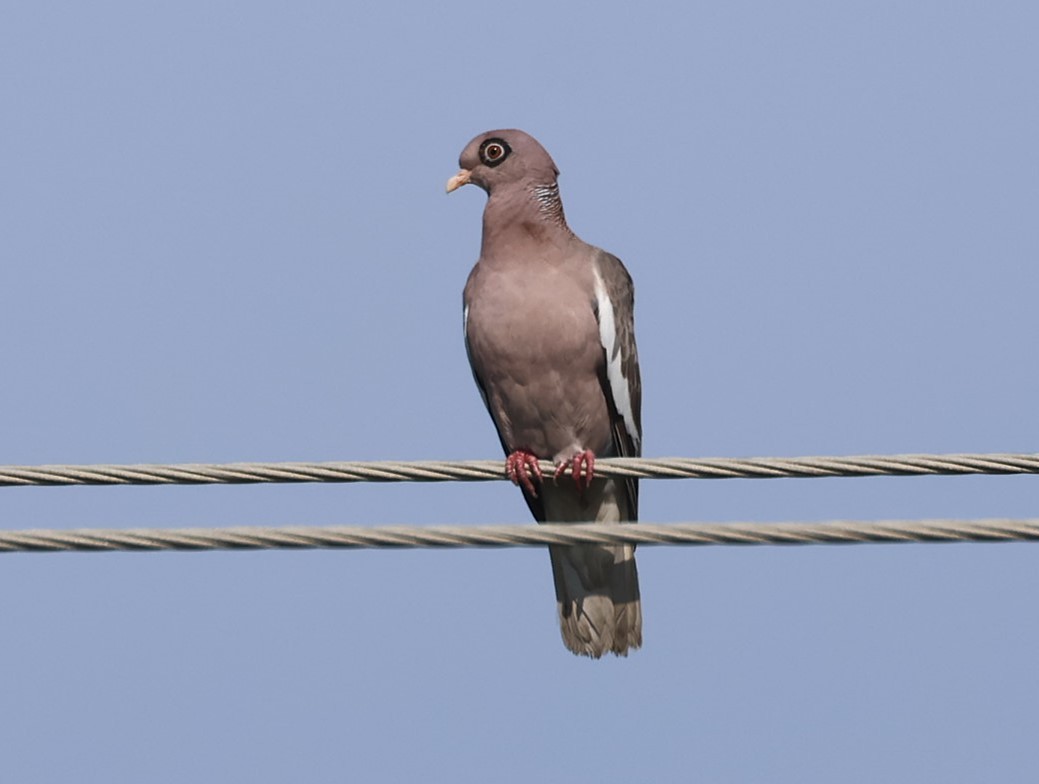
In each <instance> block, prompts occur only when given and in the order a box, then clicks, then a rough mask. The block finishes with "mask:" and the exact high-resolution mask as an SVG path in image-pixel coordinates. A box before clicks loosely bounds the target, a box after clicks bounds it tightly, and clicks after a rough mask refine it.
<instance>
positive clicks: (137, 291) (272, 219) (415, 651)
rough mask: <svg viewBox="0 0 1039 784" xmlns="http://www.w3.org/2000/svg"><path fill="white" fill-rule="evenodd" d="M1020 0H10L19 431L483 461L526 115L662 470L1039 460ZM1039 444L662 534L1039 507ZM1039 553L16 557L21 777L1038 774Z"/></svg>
mask: <svg viewBox="0 0 1039 784" xmlns="http://www.w3.org/2000/svg"><path fill="white" fill-rule="evenodd" d="M1037 26H1039V12H1037V11H1036V10H1035V9H1034V7H1033V6H1031V5H1030V4H1027V3H990V4H976V3H959V2H941V3H939V2H923V3H914V4H901V3H876V2H871V3H857V2H856V3H840V4H833V3H808V2H804V3H784V4H771V3H729V4H713V3H712V4H704V3H693V4H690V3H683V4H678V3H674V4H656V5H653V6H652V7H645V8H637V7H635V6H631V5H626V6H624V5H620V4H617V5H614V6H610V5H602V4H590V3H573V4H567V5H565V6H564V5H559V4H554V3H545V2H538V1H537V0H535V1H533V2H528V3H523V4H493V3H491V4H488V3H469V2H461V3H452V4H449V5H447V6H446V7H445V6H434V5H431V4H427V5H418V4H414V5H407V4H396V5H395V4H390V3H386V4H381V5H379V4H364V5H362V4H351V5H348V4H339V3H308V4H287V3H286V4H275V3H252V4H247V5H246V4H233V3H223V2H216V3H214V2H207V3H194V2H182V3H177V4H166V5H162V4H149V5H144V4H139V3H120V2H108V3H97V4H88V5H82V4H74V3H66V4H63V3H44V2H39V3H37V2H33V3H8V4H6V5H5V6H4V8H3V9H2V10H0V75H2V76H0V99H2V105H3V107H4V110H3V115H4V119H3V122H2V123H0V236H2V237H3V244H2V255H3V259H2V264H0V335H2V341H3V343H2V345H3V367H4V373H3V375H2V376H0V407H2V410H3V411H4V415H3V416H2V417H0V463H10V464H36V463H102V462H115V463H131V462H190V461H194V462H219V461H236V460H248V461H253V460H255V461H265V460H335V459H344V460H348V459H349V460H366V459H391V458H393V459H431V458H460V459H461V458H482V457H496V456H497V455H498V444H497V440H496V438H495V435H494V431H493V428H492V427H491V424H490V421H489V419H488V417H487V415H486V413H485V412H484V410H483V407H482V405H481V403H480V400H479V396H478V394H477V392H476V390H475V388H474V386H473V383H472V379H471V377H470V374H469V370H468V367H467V366H466V360H465V354H464V350H463V347H462V341H461V334H460V328H461V289H462V286H463V284H464V281H465V278H466V275H467V274H468V271H469V269H470V267H471V265H472V262H473V261H474V260H475V258H476V256H477V253H478V249H479V227H480V211H481V209H482V206H483V195H482V194H481V193H480V192H479V191H478V190H477V189H475V188H467V189H463V190H462V191H459V192H457V193H455V194H453V195H452V196H450V197H447V196H445V195H444V194H443V183H444V180H445V179H446V178H447V177H448V176H449V175H450V174H452V173H454V172H455V170H456V166H457V157H458V153H459V151H460V150H461V149H462V147H463V146H464V145H465V143H466V142H467V141H468V140H469V139H470V138H471V137H472V136H474V135H475V134H477V133H479V132H481V131H484V130H487V129H491V128H499V127H520V128H523V129H525V130H527V131H529V132H531V133H532V134H534V135H535V136H537V137H538V138H539V139H540V140H541V141H542V142H543V144H544V145H545V146H546V147H547V148H548V149H549V151H550V152H551V153H552V155H553V157H554V158H555V160H556V162H557V164H558V165H559V167H560V169H561V170H562V178H561V181H560V182H561V188H562V194H563V199H564V203H565V205H566V210H567V216H568V218H569V221H570V224H571V226H572V227H573V228H574V229H575V230H576V231H577V232H578V233H579V234H580V235H581V236H582V237H583V238H584V239H586V240H588V241H589V242H592V243H594V244H597V245H601V246H603V247H605V248H607V249H609V250H610V251H612V252H614V253H616V254H617V255H619V256H620V257H621V258H622V259H624V261H625V262H626V264H627V265H628V267H629V269H630V270H631V272H632V274H633V276H634V278H635V281H636V297H637V311H636V313H637V330H638V337H639V348H640V355H641V360H642V367H643V378H644V384H645V398H644V428H645V450H646V453H647V454H648V455H654V456H666V455H688V456H744V455H809V454H857V453H897V452H974V451H1036V450H1037V449H1039V446H1037V445H1039V426H1037V422H1036V417H1035V400H1036V396H1037V393H1039V371H1037V369H1036V363H1035V361H1034V354H1035V345H1036V332H1037V322H1036V317H1035V301H1036V296H1035V292H1036V290H1037V284H1039V274H1037V267H1036V262H1037V260H1039V222H1037V220H1036V215H1037V210H1039V147H1037V145H1036V139H1037V138H1039V102H1037V101H1036V95H1037V94H1039V53H1037V52H1039V50H1037V48H1036V45H1035V31H1036V30H1037ZM1036 498H1037V492H1036V480H1035V479H1034V478H1032V477H973V478H877V479H850V480H837V479H828V480H813V481H807V480H774V481H772V480H770V481H757V482H751V481H726V482H706V481H674V482H647V483H646V484H645V486H644V487H643V490H642V514H643V519H645V520H652V521H655V522H669V521H686V520H704V521H724V520H756V521H779V520H806V521H807V520H827V519H835V518H856V519H876V518H884V517H887V518H891V517H895V518H917V517H940V516H949V517H982V516H1001V515H1002V516H1017V517H1026V516H1035V515H1036V508H1037V507H1036ZM526 519H527V513H526V509H525V507H524V505H523V503H522V500H521V498H520V496H519V494H518V492H517V491H516V490H515V489H514V488H512V487H510V486H509V485H507V484H505V483H495V484H487V485H470V484H446V485H431V486H417V485H382V486H345V485H343V486H331V485H312V486H270V487H262V486H258V487H175V488H147V487H145V488H10V489H6V490H0V524H2V525H3V526H4V528H9V529H16V528H25V527H80V526H168V525H170V526H172V525H178V526H179V525H214V526H215V525H250V524H257V525H259V524H267V525H281V524H332V523H350V524H378V523H430V524H432V523H456V522H457V523H477V522H479V523H497V522H521V521H525V520H526ZM1037 552H1039V551H1037V550H1036V549H1035V546H1034V545H1024V544H1015V545H942V546H939V545H905V546H857V547H845V548H839V547H815V548H747V549H743V548H723V547H716V548H699V549H680V548H643V549H641V550H640V552H639V566H640V576H641V582H642V591H643V603H644V612H645V647H644V649H643V650H642V651H640V652H638V653H637V654H635V655H633V656H632V657H630V658H629V659H627V660H612V659H611V660H604V661H600V662H591V661H588V660H584V659H577V658H575V657H573V656H571V655H569V654H568V653H566V651H565V650H564V649H563V647H562V644H561V642H560V640H559V634H558V629H557V626H556V621H555V617H554V603H553V598H552V583H551V577H550V573H549V566H548V557H547V555H546V554H545V553H543V552H540V551H537V550H509V551H500V552H497V551H477V550H468V551H458V552H382V551H379V552H327V551H326V552H270V553H199V554H184V553H180V554H178V553H158V554H142V553H129V554H53V555H49V554H48V555H6V556H3V557H2V559H0V560H2V564H0V567H2V568H0V618H2V619H3V626H4V635H3V638H4V644H3V645H2V646H0V672H2V673H3V675H2V676H0V690H2V695H3V696H2V701H3V705H4V710H3V711H2V712H0V747H2V754H3V759H4V769H5V778H9V779H10V780H12V781H19V782H36V781H39V782H53V781H62V780H66V781H72V780H74V781H99V782H100V781H104V782H121V781H127V782H130V781H133V782H138V781H149V782H181V781H188V780H192V781H220V780H248V781H254V782H268V781H270V782H275V781H285V780H306V781H312V782H323V781H342V780H344V779H356V780H369V781H372V780H386V781H394V780H397V781H414V780H421V781H451V782H456V781H466V780H479V781H500V782H512V781H517V782H520V781H523V782H525V781H530V780H553V781H555V780H589V779H596V780H598V781H603V782H612V781H630V780H633V779H635V778H638V779H649V780H661V781H674V780H687V779H690V778H695V779H697V780H703V781H713V782H757V781H769V782H804V781H835V780H837V781H844V782H874V781H885V782H899V781H907V782H908V781H914V782H915V781H939V780H940V781H945V782H951V781H982V780H985V781H1021V780H1026V779H1028V778H1030V777H1031V776H1034V771H1035V770H1036V767H1037V766H1036V759H1035V752H1034V749H1033V748H1032V746H1033V745H1034V739H1035V737H1036V735H1037V733H1039V716H1037V710H1039V709H1037V707H1036V706H1037V705H1039V676H1037V675H1036V668H1035V664H1034V660H1035V651H1036V650H1037V649H1039V621H1037V620H1036V613H1035V598H1036V596H1037V595H1039V571H1037V570H1036V568H1035V560H1036V557H1037Z"/></svg>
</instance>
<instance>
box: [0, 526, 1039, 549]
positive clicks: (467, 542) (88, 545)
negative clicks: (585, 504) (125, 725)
mask: <svg viewBox="0 0 1039 784" xmlns="http://www.w3.org/2000/svg"><path fill="white" fill-rule="evenodd" d="M1035 540H1039V519H1026V520H1010V519H982V520H915V521H913V520H880V521H875V522H861V521H848V520H838V521H833V522H827V523H671V524H652V523H639V524H637V525H618V524H602V523H578V524H562V523H551V524H543V525H480V526H451V525H436V526H377V527H358V526H320V527H318V526H285V527H273V528H272V527H234V528H173V529H161V528H134V529H104V528H95V529H78V530H55V529H48V530H23V531H4V532H0V552H19V551H21V552H32V551H35V552H40V551H58V550H68V551H98V550H132V551H140V550H265V549H285V548H288V549H314V548H417V547H435V548H458V547H539V546H544V545H549V544H562V545H570V544H615V543H631V544H640V545H752V544H865V543H905V542H1009V541H1035Z"/></svg>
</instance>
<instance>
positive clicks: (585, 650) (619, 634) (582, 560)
mask: <svg viewBox="0 0 1039 784" xmlns="http://www.w3.org/2000/svg"><path fill="white" fill-rule="evenodd" d="M541 490H542V498H543V500H544V504H545V518H546V521H547V522H553V523H576V522H599V523H627V522H632V523H633V522H635V521H634V520H633V519H630V518H633V517H635V514H633V512H632V511H631V510H633V508H634V504H633V503H631V499H628V498H627V497H626V488H625V485H624V483H623V482H615V481H614V480H611V479H596V480H594V481H593V482H592V485H591V487H589V488H588V489H587V490H586V491H585V492H584V493H583V494H582V495H578V493H577V492H576V490H575V489H574V487H573V486H572V485H570V484H569V483H566V482H564V481H563V480H560V481H559V483H558V484H554V483H553V482H551V481H547V482H545V483H543V484H542V487H541ZM549 554H550V556H551V558H552V576H553V578H554V580H555V586H556V602H557V604H558V608H559V623H560V627H561V631H562V634H563V643H564V644H565V645H566V647H567V648H569V649H570V650H571V651H573V652H574V653H577V654H581V655H584V656H591V657H593V658H596V659H598V658H599V657H600V656H602V655H603V654H604V653H607V652H612V653H615V654H618V655H620V656H626V655H627V653H628V650H629V649H634V648H638V647H640V646H641V645H642V604H641V602H640V600H639V578H638V570H637V569H636V567H635V547H634V546H633V545H630V544H624V545H576V546H572V547H562V546H552V547H549Z"/></svg>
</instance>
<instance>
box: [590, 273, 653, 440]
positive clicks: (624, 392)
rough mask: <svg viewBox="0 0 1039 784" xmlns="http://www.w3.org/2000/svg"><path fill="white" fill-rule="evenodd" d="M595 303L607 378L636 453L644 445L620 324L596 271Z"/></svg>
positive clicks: (614, 402) (614, 401)
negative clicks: (626, 373) (624, 359)
mask: <svg viewBox="0 0 1039 784" xmlns="http://www.w3.org/2000/svg"><path fill="white" fill-rule="evenodd" d="M595 301H596V303H597V304H598V306H599V340H600V342H601V343H602V347H603V349H605V351H606V379H607V381H609V382H610V391H611V392H612V393H613V404H614V405H615V406H616V407H617V413H618V414H620V415H621V417H622V418H623V420H624V429H625V430H627V431H628V435H629V436H631V440H632V443H634V444H635V449H636V451H637V450H638V448H639V446H640V445H641V443H642V438H641V437H640V434H639V431H638V428H637V427H635V415H634V413H633V412H632V408H631V394H630V392H629V389H628V381H627V379H626V378H624V370H623V366H622V365H621V352H620V346H619V345H618V344H617V325H616V322H615V320H614V316H613V303H612V302H610V297H609V295H608V294H607V293H606V285H605V284H604V283H603V280H602V276H601V275H600V274H599V270H598V269H596V270H595Z"/></svg>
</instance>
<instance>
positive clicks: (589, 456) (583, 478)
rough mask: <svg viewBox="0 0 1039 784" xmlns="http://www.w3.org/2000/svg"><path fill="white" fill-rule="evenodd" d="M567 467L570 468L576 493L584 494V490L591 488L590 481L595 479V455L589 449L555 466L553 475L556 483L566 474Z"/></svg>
mask: <svg viewBox="0 0 1039 784" xmlns="http://www.w3.org/2000/svg"><path fill="white" fill-rule="evenodd" d="M568 467H569V468H570V473H572V474H573V475H574V484H576V485H577V492H578V493H584V491H585V490H587V489H588V488H589V487H591V486H592V479H593V478H594V477H595V453H594V452H593V451H592V450H591V449H585V450H583V451H581V452H578V453H577V454H575V455H574V456H573V457H571V458H570V459H569V460H564V461H562V462H561V463H559V464H558V465H557V466H556V475H555V478H556V481H557V482H558V481H559V477H561V476H562V475H563V474H565V473H566V469H567V468H568ZM582 469H583V470H582Z"/></svg>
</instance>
